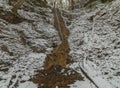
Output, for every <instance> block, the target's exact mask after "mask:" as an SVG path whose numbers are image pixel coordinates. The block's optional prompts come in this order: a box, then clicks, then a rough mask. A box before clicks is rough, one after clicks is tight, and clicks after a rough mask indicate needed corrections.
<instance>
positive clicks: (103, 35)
mask: <svg viewBox="0 0 120 88" xmlns="http://www.w3.org/2000/svg"><path fill="white" fill-rule="evenodd" d="M1 2H3V4H4V3H5V1H4V0H1ZM3 4H1V6H3ZM76 11H77V12H76V13H73V14H77V16H78V14H79V16H78V17H77V18H75V19H73V20H72V22H71V25H69V26H68V28H69V31H70V36H69V44H70V53H69V55H70V56H71V57H72V59H73V60H74V61H75V62H74V63H73V64H70V65H68V67H70V68H73V69H75V70H76V71H77V72H79V73H81V74H82V72H81V70H80V67H82V68H83V69H84V70H85V71H86V73H88V75H89V76H90V77H91V78H92V80H93V81H94V82H95V84H96V85H97V86H98V87H99V88H120V35H119V34H120V1H119V0H116V1H114V2H112V3H110V4H108V5H101V4H100V5H97V7H96V8H93V9H91V10H88V9H82V10H76ZM19 14H20V15H21V16H22V17H25V18H26V19H30V20H33V21H34V22H27V21H24V22H22V23H19V24H10V23H8V22H6V21H4V20H2V19H0V88H38V87H37V84H34V83H32V82H31V81H30V79H31V77H32V76H33V75H35V74H36V73H35V71H36V70H38V69H43V67H42V66H43V63H44V60H45V57H46V55H47V54H49V53H50V52H51V50H52V49H53V47H54V46H53V45H55V46H56V45H58V44H59V43H60V39H59V37H58V33H57V31H56V30H55V28H54V27H53V25H52V22H51V23H48V20H49V19H50V21H52V15H51V14H50V13H49V14H47V15H50V17H43V16H42V15H40V14H38V13H35V12H27V11H24V10H19ZM45 19H46V20H45ZM50 21H49V22H50ZM83 76H84V75H83ZM70 87H71V88H96V86H95V85H94V84H93V83H91V82H90V80H89V79H87V78H84V81H76V82H75V83H74V84H71V85H70Z"/></svg>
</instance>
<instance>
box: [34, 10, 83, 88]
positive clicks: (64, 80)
mask: <svg viewBox="0 0 120 88" xmlns="http://www.w3.org/2000/svg"><path fill="white" fill-rule="evenodd" d="M53 15H54V26H55V28H56V30H57V31H58V33H59V36H60V39H61V44H60V45H59V46H57V47H56V48H54V49H53V51H52V53H51V54H49V55H47V57H46V61H45V63H44V70H40V71H38V74H37V75H36V76H35V77H34V78H33V79H32V81H33V82H34V83H37V84H39V87H40V88H56V86H58V87H59V88H69V86H68V84H72V83H74V82H75V81H76V80H83V77H82V76H81V75H80V74H79V73H77V72H76V71H74V70H73V69H70V68H66V65H67V64H68V63H67V61H68V60H69V55H68V54H69V44H68V36H69V31H68V29H67V27H66V26H65V22H64V20H63V18H62V16H61V13H60V11H59V9H57V8H55V9H53Z"/></svg>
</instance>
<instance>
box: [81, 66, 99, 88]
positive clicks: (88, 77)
mask: <svg viewBox="0 0 120 88" xmlns="http://www.w3.org/2000/svg"><path fill="white" fill-rule="evenodd" d="M80 70H81V71H82V73H83V74H84V76H85V77H86V78H87V79H88V80H90V81H91V82H92V83H93V84H94V85H95V86H96V87H97V88H99V87H98V85H97V84H96V83H95V82H94V81H93V80H92V78H91V77H90V76H89V75H88V74H87V72H86V71H85V70H84V69H83V68H82V67H81V66H80Z"/></svg>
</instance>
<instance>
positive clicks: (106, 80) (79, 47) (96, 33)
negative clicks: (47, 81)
mask: <svg viewBox="0 0 120 88" xmlns="http://www.w3.org/2000/svg"><path fill="white" fill-rule="evenodd" d="M100 6H101V7H100ZM100 6H99V5H98V7H97V9H96V8H94V9H92V10H91V11H89V10H81V11H80V12H79V14H80V17H77V18H76V19H74V20H73V21H72V24H71V25H70V26H69V31H70V37H69V44H70V49H71V51H70V55H71V56H72V58H73V60H75V61H76V63H74V64H72V65H70V67H71V68H74V69H76V70H77V71H79V72H80V70H78V69H79V66H80V65H81V67H82V68H83V69H84V70H85V71H86V72H87V73H88V75H89V76H90V77H91V78H92V79H93V80H94V82H95V83H96V84H97V85H98V88H120V36H119V34H120V1H119V0H117V1H115V2H113V3H110V4H109V5H107V6H104V5H100ZM93 16H94V17H93ZM77 64H78V65H77ZM79 64H80V65H79ZM87 84H88V85H87ZM81 85H82V86H83V87H81ZM75 86H77V87H75ZM72 88H94V87H92V85H90V83H89V82H87V80H86V79H85V82H79V81H78V82H76V83H75V84H74V85H72Z"/></svg>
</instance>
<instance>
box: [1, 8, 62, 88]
mask: <svg viewBox="0 0 120 88" xmlns="http://www.w3.org/2000/svg"><path fill="white" fill-rule="evenodd" d="M19 14H20V15H21V16H22V17H25V18H26V19H30V20H33V22H27V21H24V22H22V23H19V24H10V23H8V22H6V21H4V20H2V19H0V88H37V85H35V84H33V83H32V82H31V81H29V80H30V79H31V78H32V76H33V75H35V71H36V70H38V69H42V68H43V67H42V66H43V63H44V60H45V57H46V54H49V53H50V52H51V50H52V49H53V45H57V44H59V42H60V39H59V36H58V34H57V31H56V30H55V29H54V27H53V25H51V24H48V23H47V22H46V20H44V19H43V18H42V15H40V14H37V13H32V12H26V11H23V10H19ZM51 18H52V17H51ZM51 18H49V17H46V19H51Z"/></svg>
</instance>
